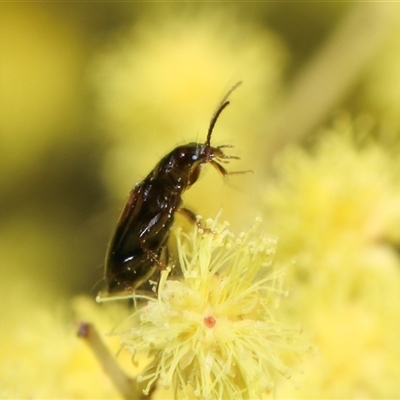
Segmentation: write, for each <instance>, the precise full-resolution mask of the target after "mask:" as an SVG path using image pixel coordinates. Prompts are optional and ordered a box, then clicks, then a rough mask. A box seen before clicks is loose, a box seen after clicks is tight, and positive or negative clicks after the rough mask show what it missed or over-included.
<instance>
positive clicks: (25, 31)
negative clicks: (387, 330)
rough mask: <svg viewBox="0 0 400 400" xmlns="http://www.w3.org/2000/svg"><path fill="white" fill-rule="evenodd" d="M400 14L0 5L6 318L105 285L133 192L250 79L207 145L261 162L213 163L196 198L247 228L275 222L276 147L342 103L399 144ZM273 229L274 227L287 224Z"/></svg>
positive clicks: (305, 141) (391, 8) (352, 6)
mask: <svg viewBox="0 0 400 400" xmlns="http://www.w3.org/2000/svg"><path fill="white" fill-rule="evenodd" d="M399 12H400V7H399V5H398V4H394V3H393V4H391V3H353V2H256V3H254V2H249V3H245V2H244V3H236V2H235V3H231V2H226V3H225V2H218V3H208V2H207V3H204V4H203V3H197V2H196V3H190V2H189V3H181V2H179V3H178V2H170V3H158V2H157V3H145V2H82V3H80V2H61V3H60V2H57V3H55V2H54V3H53V2H47V3H46V2H42V3H33V2H32V3H29V2H27V3H2V4H0V202H1V207H0V213H1V223H0V238H1V240H0V249H1V250H0V254H1V264H0V288H1V293H2V294H3V295H4V298H5V301H3V305H2V306H1V308H2V311H1V312H2V315H3V317H2V318H3V320H6V319H8V320H10V321H11V320H14V322H15V321H20V320H19V319H18V318H16V317H15V314H16V313H17V312H18V310H19V309H20V308H21V309H25V312H26V307H27V304H31V303H32V302H34V301H37V302H39V303H43V304H46V307H47V306H48V305H49V304H50V308H53V307H55V306H56V305H57V304H59V303H60V302H63V301H67V300H68V299H69V298H71V297H72V296H75V295H78V294H86V295H89V296H91V297H94V296H95V295H96V294H97V293H98V292H99V290H101V289H102V288H103V287H104V282H102V277H103V262H104V256H105V252H106V248H107V244H108V241H109V239H110V237H111V235H112V233H113V230H114V228H115V224H116V221H117V218H118V214H119V210H120V208H121V207H122V204H123V202H124V201H125V199H126V196H127V194H128V192H129V191H130V189H131V188H132V187H133V185H134V184H135V183H136V182H138V181H140V180H142V179H143V178H144V177H145V176H146V175H147V174H148V173H149V172H150V170H151V169H152V168H153V167H154V165H155V164H156V163H157V161H158V160H159V159H160V158H161V157H162V156H163V155H165V154H166V153H167V152H169V151H170V150H171V149H173V148H174V147H175V146H177V145H180V144H183V143H187V142H191V141H199V142H202V141H204V139H205V135H206V132H207V128H208V124H209V121H210V118H211V115H212V114H213V112H214V110H215V108H216V106H217V105H218V103H219V101H220V99H221V98H222V97H223V96H224V94H225V93H226V92H227V90H228V89H229V88H230V87H231V86H232V85H233V84H235V83H236V82H237V81H239V80H242V81H243V85H242V86H241V87H240V88H238V89H237V90H236V91H235V92H234V93H233V94H232V95H231V105H230V106H229V107H228V108H227V109H226V110H225V111H224V112H223V113H222V115H221V117H220V119H219V120H218V122H217V124H216V127H215V130H214V133H213V138H212V142H213V144H215V145H220V144H232V145H234V146H235V147H234V149H232V150H231V151H232V153H231V154H235V155H238V156H240V157H241V160H240V161H232V162H231V164H230V165H229V166H228V167H227V168H228V169H229V170H234V171H241V170H242V171H243V170H253V171H254V173H252V174H244V175H234V176H231V177H229V180H228V182H225V183H224V181H223V179H222V177H221V176H220V175H219V174H218V173H217V172H216V171H215V170H214V169H213V168H211V167H207V166H206V167H205V168H204V170H205V171H204V174H203V176H202V178H201V179H200V180H199V182H198V183H197V184H196V185H195V186H194V187H193V188H192V189H190V191H188V192H187V194H186V195H185V205H186V206H187V207H188V208H190V209H192V210H193V211H195V212H196V213H199V214H202V215H203V216H205V217H209V216H211V217H212V216H214V215H215V213H216V212H217V211H218V210H219V209H220V208H221V207H222V208H223V209H224V219H227V220H229V221H230V222H231V223H232V225H233V226H234V227H236V228H237V229H238V230H240V229H242V228H244V227H248V226H249V225H250V223H251V221H252V220H253V219H254V217H255V216H256V215H258V214H262V215H264V217H265V218H267V219H268V210H267V208H265V204H264V200H263V199H261V197H260V196H259V193H260V191H261V192H263V190H264V189H263V187H264V184H265V182H267V181H268V180H270V179H273V177H274V176H275V172H274V171H273V168H272V166H273V163H274V160H275V159H276V157H277V155H279V154H280V153H281V152H282V151H284V150H285V148H286V147H287V146H293V145H294V144H299V145H300V146H303V147H304V148H307V146H308V145H309V143H310V140H312V138H314V137H315V135H316V132H317V131H318V128H320V127H321V126H325V125H329V124H330V123H331V122H332V121H333V120H334V119H335V118H336V117H337V116H338V115H340V113H341V112H343V111H345V112H346V113H348V114H349V115H355V116H357V115H367V116H368V118H366V119H365V118H364V119H362V121H364V123H368V124H370V125H373V126H378V128H377V130H376V131H378V132H379V135H381V136H384V137H385V138H388V137H390V138H392V139H391V140H394V141H396V140H397V139H396V137H397V136H396V135H397V131H398V128H399V124H400V118H399V115H400V113H399V112H398V110H399V106H400V73H399V71H400V69H399V67H400V52H399V50H398V49H399V48H400V47H399V44H400V24H399V18H398V15H399ZM365 121H367V122H365ZM376 131H375V132H376ZM393 138H395V139H393ZM391 143H393V142H391ZM396 143H397V142H396ZM179 220H180V219H179V218H178V221H179ZM277 226H278V225H271V226H270V227H269V228H268V229H270V231H271V234H274V235H277V236H279V235H280V234H281V232H277V231H276V230H277V228H276V227H277ZM24 315H25V314H24Z"/></svg>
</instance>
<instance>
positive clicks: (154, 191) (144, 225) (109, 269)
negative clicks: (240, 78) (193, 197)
mask: <svg viewBox="0 0 400 400" xmlns="http://www.w3.org/2000/svg"><path fill="white" fill-rule="evenodd" d="M240 84H241V82H238V83H237V84H236V85H235V86H233V87H232V88H231V89H230V90H229V92H228V93H227V94H226V95H225V97H224V98H223V99H222V101H221V103H220V105H219V106H218V108H217V110H216V111H215V113H214V115H213V116H212V118H211V121H210V126H209V128H208V133H207V139H206V141H205V143H189V144H186V145H183V146H178V147H176V148H175V149H174V150H172V151H171V152H170V153H168V154H167V155H166V156H165V157H163V158H162V159H161V160H160V162H159V163H158V164H157V165H156V166H155V168H154V169H153V170H152V171H151V172H150V174H149V175H148V176H147V177H146V178H145V179H144V180H143V181H142V182H140V183H138V184H136V185H135V187H134V188H133V189H132V191H131V192H130V194H129V196H128V199H127V201H126V203H125V205H124V207H123V209H122V212H121V215H120V217H119V220H118V223H117V228H116V230H115V233H114V237H113V238H112V240H111V242H110V245H109V247H108V251H107V255H106V263H105V275H106V282H107V293H108V294H110V293H115V292H122V291H128V292H132V291H134V290H136V289H137V288H138V287H139V286H141V285H142V284H143V283H144V282H145V281H147V280H148V279H149V278H150V277H151V276H152V275H153V273H154V272H155V270H156V268H157V267H158V268H159V269H163V268H164V267H165V265H166V263H165V262H164V261H163V260H165V259H166V258H167V257H168V255H167V241H168V238H169V232H170V228H171V226H172V224H173V222H174V214H175V212H176V211H179V212H181V213H182V214H184V215H185V216H186V217H188V218H189V219H190V220H192V221H194V222H195V221H196V216H195V214H194V213H193V212H192V211H190V210H188V209H186V208H183V207H182V194H183V193H184V192H185V190H187V189H189V188H190V187H191V186H192V185H193V184H194V183H195V182H196V181H197V179H198V178H199V175H200V171H201V167H202V166H203V165H204V164H208V163H209V164H211V165H213V166H214V167H215V168H216V169H217V170H218V171H219V172H220V173H221V174H222V175H224V176H225V175H227V174H229V172H228V171H226V169H225V168H224V167H223V166H222V165H221V164H220V163H219V162H224V161H225V162H226V160H230V159H238V158H239V157H236V156H229V155H226V154H224V152H223V150H222V149H223V148H227V147H232V146H229V145H224V146H217V147H213V146H211V144H210V140H211V134H212V132H213V129H214V126H215V123H216V122H217V119H218V117H219V115H220V114H221V112H222V111H223V110H224V109H225V107H226V106H228V104H229V101H227V98H228V97H229V95H230V94H231V93H232V92H233V91H234V90H235V89H236V88H237V87H238V86H239V85H240Z"/></svg>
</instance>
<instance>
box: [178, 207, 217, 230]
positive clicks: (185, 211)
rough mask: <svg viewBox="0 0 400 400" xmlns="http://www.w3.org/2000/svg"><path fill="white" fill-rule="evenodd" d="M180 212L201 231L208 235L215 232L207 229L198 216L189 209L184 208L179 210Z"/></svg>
mask: <svg viewBox="0 0 400 400" xmlns="http://www.w3.org/2000/svg"><path fill="white" fill-rule="evenodd" d="M178 211H179V212H180V213H181V214H182V215H184V216H185V217H186V218H187V219H188V220H189V221H190V222H192V223H193V224H196V225H197V227H198V228H199V229H202V230H203V231H204V232H207V233H214V231H213V230H212V229H210V228H206V227H205V226H203V224H202V223H201V221H200V220H199V219H198V218H197V215H196V214H195V213H194V212H193V211H191V210H189V209H188V208H184V207H182V208H180V209H178Z"/></svg>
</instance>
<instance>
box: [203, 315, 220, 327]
mask: <svg viewBox="0 0 400 400" xmlns="http://www.w3.org/2000/svg"><path fill="white" fill-rule="evenodd" d="M216 322H217V321H216V319H215V318H214V317H213V316H212V315H210V316H208V317H204V325H205V326H206V327H207V328H214V325H215V323H216Z"/></svg>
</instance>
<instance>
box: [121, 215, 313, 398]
mask: <svg viewBox="0 0 400 400" xmlns="http://www.w3.org/2000/svg"><path fill="white" fill-rule="evenodd" d="M259 224H260V221H259V220H258V221H257V222H256V224H255V225H254V226H253V227H252V228H251V229H250V230H249V231H247V232H243V233H241V234H240V235H238V236H235V235H234V234H233V233H232V232H231V231H230V230H229V229H228V223H218V222H217V221H214V220H211V219H210V220H207V221H206V226H207V229H206V230H203V229H198V228H197V227H196V228H195V229H194V231H193V232H192V233H190V234H186V233H183V232H182V231H181V230H176V240H177V247H178V254H179V264H180V267H181V269H182V274H183V277H182V279H180V280H178V279H173V278H171V277H170V275H169V272H170V271H169V270H166V271H163V272H162V276H161V280H160V283H159V287H158V296H157V298H154V299H151V298H148V299H147V302H146V304H145V305H144V306H143V307H141V308H139V309H137V311H135V313H134V314H133V315H132V316H131V318H130V319H129V321H130V325H129V327H127V328H126V330H119V331H118V332H114V334H116V335H122V336H123V339H122V343H123V346H124V347H125V348H126V349H128V350H129V351H130V352H131V353H132V355H133V357H134V360H135V359H136V358H137V356H138V355H141V354H143V353H145V354H148V356H149V357H151V359H152V361H151V362H150V364H149V365H148V367H147V368H146V369H145V371H144V372H142V373H140V375H139V376H138V377H137V379H138V381H140V382H142V381H147V382H148V384H147V387H146V389H145V392H149V391H150V390H151V389H152V386H153V385H154V384H157V385H159V386H161V387H163V388H166V389H169V388H171V389H172V390H173V391H174V392H175V395H178V394H180V395H183V396H184V397H190V396H193V395H194V396H196V397H199V398H235V399H242V398H243V399H254V398H261V397H262V395H263V393H268V392H270V391H271V389H272V388H273V387H274V385H275V383H276V381H277V377H278V375H279V374H280V375H283V376H284V377H285V378H288V379H289V378H290V377H291V369H290V364H291V362H293V360H292V357H293V356H294V355H295V354H297V353H301V352H303V351H305V350H306V349H307V346H306V345H305V344H304V342H303V341H301V340H300V338H299V329H298V328H294V327H289V326H287V325H285V324H284V323H283V322H281V321H280V320H279V319H278V318H277V317H276V316H277V313H278V311H277V307H278V304H279V300H280V297H281V296H282V295H284V294H285V292H284V291H283V290H282V278H283V276H284V269H283V268H280V267H276V266H275V265H274V263H273V256H274V253H275V246H276V241H275V240H271V239H268V238H266V237H264V236H263V235H261V234H260V233H259Z"/></svg>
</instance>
